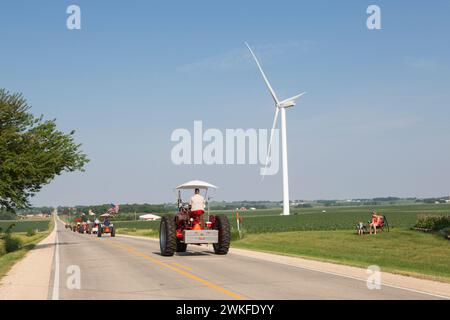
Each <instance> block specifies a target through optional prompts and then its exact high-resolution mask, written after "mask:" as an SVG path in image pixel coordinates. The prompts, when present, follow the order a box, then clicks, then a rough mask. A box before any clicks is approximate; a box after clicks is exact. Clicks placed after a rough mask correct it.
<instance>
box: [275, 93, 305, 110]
mask: <svg viewBox="0 0 450 320" xmlns="http://www.w3.org/2000/svg"><path fill="white" fill-rule="evenodd" d="M304 94H306V92H303V93H300V94H298V95H296V96H293V97H291V98H287V99H285V100H283V101H281V102H278V103H277V107H278V108H290V107H293V106H295V105H296V103H297V99H299V98H300V97H301V96H303V95H304Z"/></svg>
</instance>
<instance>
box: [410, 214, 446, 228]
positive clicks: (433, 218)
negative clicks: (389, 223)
mask: <svg viewBox="0 0 450 320" xmlns="http://www.w3.org/2000/svg"><path fill="white" fill-rule="evenodd" d="M415 227H416V228H420V229H427V230H431V231H439V230H442V229H444V228H450V216H442V215H441V216H437V215H422V216H419V220H418V221H417V223H416V225H415Z"/></svg>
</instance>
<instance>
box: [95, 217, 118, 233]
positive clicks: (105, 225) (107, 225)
mask: <svg viewBox="0 0 450 320" xmlns="http://www.w3.org/2000/svg"><path fill="white" fill-rule="evenodd" d="M103 217H104V221H103V222H100V223H99V224H98V230H97V237H99V238H101V236H102V235H104V234H109V235H110V236H111V237H115V236H116V228H115V227H114V224H112V223H111V222H110V221H109V215H106V214H105V215H103Z"/></svg>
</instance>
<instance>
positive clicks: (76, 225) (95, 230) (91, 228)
mask: <svg viewBox="0 0 450 320" xmlns="http://www.w3.org/2000/svg"><path fill="white" fill-rule="evenodd" d="M66 229H69V230H71V231H73V232H78V233H81V234H96V235H97V237H99V238H100V237H101V236H102V235H105V234H109V235H110V236H111V237H115V236H116V229H115V228H114V224H112V223H111V222H110V221H109V220H107V219H105V220H104V221H103V222H101V221H100V220H98V219H96V220H95V221H93V222H92V221H90V220H87V221H82V220H81V219H75V221H74V222H73V223H72V224H69V223H66Z"/></svg>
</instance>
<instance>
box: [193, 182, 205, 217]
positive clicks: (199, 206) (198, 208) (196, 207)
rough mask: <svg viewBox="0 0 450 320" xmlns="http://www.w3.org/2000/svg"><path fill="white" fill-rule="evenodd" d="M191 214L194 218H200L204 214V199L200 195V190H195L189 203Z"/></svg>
mask: <svg viewBox="0 0 450 320" xmlns="http://www.w3.org/2000/svg"><path fill="white" fill-rule="evenodd" d="M189 205H190V206H191V212H192V213H193V214H194V215H196V216H201V215H202V214H204V213H205V198H203V196H202V195H201V194H200V189H198V188H197V189H195V194H194V195H193V196H192V197H191V200H190V201H189Z"/></svg>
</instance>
